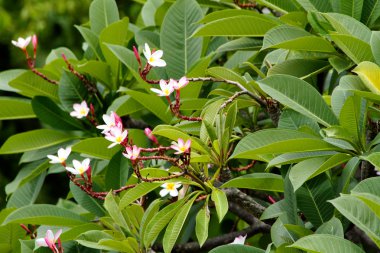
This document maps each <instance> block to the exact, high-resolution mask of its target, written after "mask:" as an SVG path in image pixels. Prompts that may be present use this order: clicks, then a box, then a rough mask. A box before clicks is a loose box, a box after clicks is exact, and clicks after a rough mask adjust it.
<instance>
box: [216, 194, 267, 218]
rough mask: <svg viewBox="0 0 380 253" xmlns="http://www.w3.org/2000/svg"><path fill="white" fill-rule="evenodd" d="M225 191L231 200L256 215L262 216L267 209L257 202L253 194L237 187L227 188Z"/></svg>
mask: <svg viewBox="0 0 380 253" xmlns="http://www.w3.org/2000/svg"><path fill="white" fill-rule="evenodd" d="M223 191H224V192H225V193H226V195H227V198H228V200H229V201H231V202H233V203H236V204H238V205H239V206H241V207H243V208H244V209H246V210H247V211H249V212H250V213H252V214H253V215H254V216H255V217H260V216H261V214H262V213H263V212H264V210H265V207H264V206H262V205H260V204H259V203H257V202H256V201H255V200H254V199H253V198H252V197H251V196H249V195H247V194H245V193H244V192H242V191H240V190H238V189H236V188H226V189H223Z"/></svg>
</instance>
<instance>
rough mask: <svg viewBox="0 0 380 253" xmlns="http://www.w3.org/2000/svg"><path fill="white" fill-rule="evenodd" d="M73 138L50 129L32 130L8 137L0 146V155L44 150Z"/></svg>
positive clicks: (73, 137)
mask: <svg viewBox="0 0 380 253" xmlns="http://www.w3.org/2000/svg"><path fill="white" fill-rule="evenodd" d="M75 138H77V137H75V136H72V135H68V134H65V133H63V132H60V131H56V130H52V129H38V130H32V131H28V132H24V133H19V134H15V135H13V136H11V137H9V138H8V139H7V140H6V141H5V143H4V144H3V146H1V149H0V154H16V153H22V152H25V151H30V150H36V149H41V148H46V147H50V146H53V145H56V144H59V143H62V142H65V141H68V140H72V139H75Z"/></svg>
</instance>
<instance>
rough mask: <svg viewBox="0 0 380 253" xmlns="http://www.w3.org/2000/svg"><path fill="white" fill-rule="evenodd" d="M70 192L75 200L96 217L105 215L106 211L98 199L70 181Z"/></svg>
mask: <svg viewBox="0 0 380 253" xmlns="http://www.w3.org/2000/svg"><path fill="white" fill-rule="evenodd" d="M70 192H71V194H72V195H73V197H74V199H75V201H76V202H77V203H78V204H79V205H81V206H82V207H83V208H85V209H86V210H88V211H89V212H91V213H92V214H94V215H96V216H98V217H102V216H104V215H105V213H106V212H105V210H104V208H103V206H102V204H101V202H100V201H99V200H98V199H95V198H93V197H91V196H89V195H88V194H87V193H85V192H84V191H82V190H81V189H80V188H79V187H78V186H76V185H74V183H72V182H70Z"/></svg>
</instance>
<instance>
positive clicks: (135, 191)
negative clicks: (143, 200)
mask: <svg viewBox="0 0 380 253" xmlns="http://www.w3.org/2000/svg"><path fill="white" fill-rule="evenodd" d="M160 185H162V183H159V182H158V183H157V182H155V183H150V182H143V183H140V184H138V185H136V186H135V187H134V188H132V189H130V190H128V192H127V194H125V195H124V196H123V197H122V198H121V199H120V205H119V208H120V209H123V208H125V207H126V206H128V205H129V204H131V203H132V202H133V201H135V200H136V199H138V198H140V197H142V196H144V195H146V194H148V193H149V192H151V191H153V190H154V189H156V188H158V187H159V186H160Z"/></svg>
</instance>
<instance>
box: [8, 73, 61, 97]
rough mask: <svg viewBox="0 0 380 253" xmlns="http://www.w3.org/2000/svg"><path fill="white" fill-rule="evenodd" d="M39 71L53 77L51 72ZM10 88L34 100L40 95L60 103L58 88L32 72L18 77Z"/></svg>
mask: <svg viewBox="0 0 380 253" xmlns="http://www.w3.org/2000/svg"><path fill="white" fill-rule="evenodd" d="M39 71H41V72H42V73H43V74H45V75H48V76H50V75H51V73H50V72H47V71H43V70H39ZM9 86H11V87H12V88H15V89H17V90H19V91H18V93H19V94H21V95H23V96H26V97H30V98H32V97H34V96H39V95H40V96H47V97H50V98H51V99H53V100H55V101H58V86H57V85H55V84H52V83H49V82H48V81H46V80H45V79H42V78H41V77H39V76H37V75H36V74H34V73H33V72H31V71H26V72H24V73H22V74H20V75H18V76H17V77H16V78H15V79H13V80H12V81H10V82H9Z"/></svg>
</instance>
